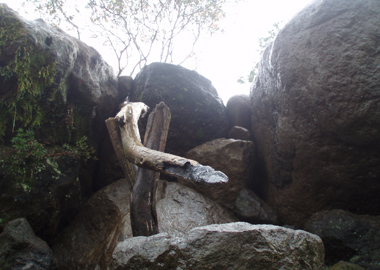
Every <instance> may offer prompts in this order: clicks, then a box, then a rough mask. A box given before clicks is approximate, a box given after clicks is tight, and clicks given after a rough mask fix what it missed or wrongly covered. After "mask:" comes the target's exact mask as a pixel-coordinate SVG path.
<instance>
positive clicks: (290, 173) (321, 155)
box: [251, 0, 380, 226]
mask: <svg viewBox="0 0 380 270" xmlns="http://www.w3.org/2000/svg"><path fill="white" fill-rule="evenodd" d="M379 13H380V1H376V0H362V1H356V0H316V1H314V2H313V3H312V4H311V5H309V6H307V7H306V8H305V9H304V10H303V11H301V12H300V13H299V14H298V15H296V16H295V17H294V18H293V19H292V20H291V21H290V22H289V23H288V24H287V25H286V26H285V27H284V28H283V29H282V30H281V31H280V33H279V34H278V36H277V37H276V39H275V40H274V42H273V43H272V44H271V45H270V46H269V47H268V48H267V49H266V50H265V52H264V55H263V59H262V62H261V64H260V68H259V71H258V75H257V77H256V79H255V81H254V83H253V85H252V87H251V105H252V111H253V120H252V133H253V136H254V138H255V142H256V145H257V148H258V151H257V152H258V162H257V164H260V166H258V169H260V168H262V172H261V173H260V175H261V176H262V179H261V181H263V183H262V185H261V187H262V190H261V192H262V194H261V195H262V196H264V197H265V199H266V201H267V202H268V203H269V205H271V206H272V207H273V208H275V210H276V211H277V212H278V213H279V215H280V218H281V219H282V221H283V222H285V223H287V224H295V225H298V226H302V224H303V223H304V222H305V221H306V220H307V219H308V218H309V217H310V216H311V215H312V214H313V213H315V212H318V211H321V210H323V209H332V208H341V209H346V210H350V211H352V212H355V213H363V214H364V213H365V214H380V197H379V192H380V166H379V164H380V155H379V152H380V110H379V107H380V76H379V75H378V74H379V63H380V54H379V53H378V51H379V39H378V35H379V28H378V26H379V25H380V16H379Z"/></svg>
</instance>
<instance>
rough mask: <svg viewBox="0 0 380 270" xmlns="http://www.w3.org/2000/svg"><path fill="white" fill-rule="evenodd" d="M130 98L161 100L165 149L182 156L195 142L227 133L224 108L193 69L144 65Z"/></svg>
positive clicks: (196, 143)
mask: <svg viewBox="0 0 380 270" xmlns="http://www.w3.org/2000/svg"><path fill="white" fill-rule="evenodd" d="M130 101H132V102H136V101H141V102H144V103H145V104H147V105H148V106H149V107H150V108H154V106H156V104H158V103H160V102H161V101H163V102H165V104H166V105H167V106H168V107H169V108H170V112H171V115H172V119H171V122H170V129H169V134H168V139H167V144H166V150H165V152H168V153H171V154H176V155H179V156H183V155H184V154H185V153H186V152H187V151H188V150H190V149H191V148H194V147H195V146H197V145H200V144H202V143H204V142H207V141H210V140H213V139H216V138H220V137H225V136H226V135H227V128H228V123H227V115H226V108H225V106H224V105H223V103H222V101H221V99H220V98H219V96H218V93H217V92H216V90H215V88H214V86H213V85H212V84H211V81H209V80H208V79H206V78H205V77H203V76H201V75H199V74H198V73H196V72H195V71H191V70H188V69H185V68H183V67H180V66H175V65H171V64H165V63H153V64H150V65H148V66H145V67H144V68H143V69H142V70H141V71H140V72H139V73H138V74H137V75H136V78H135V80H134V88H133V91H132V95H131V97H130ZM144 126H145V125H144Z"/></svg>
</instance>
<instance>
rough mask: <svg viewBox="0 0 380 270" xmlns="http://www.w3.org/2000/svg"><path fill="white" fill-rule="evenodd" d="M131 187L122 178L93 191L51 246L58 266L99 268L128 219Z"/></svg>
mask: <svg viewBox="0 0 380 270" xmlns="http://www.w3.org/2000/svg"><path fill="white" fill-rule="evenodd" d="M129 200H130V186H129V184H128V182H127V181H126V180H125V179H121V180H119V181H117V182H114V183H112V184H110V185H109V186H107V187H105V188H103V189H101V190H100V191H98V192H97V193H95V194H94V195H93V196H92V197H91V198H90V199H89V200H88V201H87V203H86V204H85V205H84V206H83V208H82V209H81V211H80V212H79V214H78V215H77V216H76V218H75V219H74V220H73V221H72V222H71V223H70V225H69V226H68V227H67V228H66V229H65V230H64V232H63V233H62V234H61V235H59V237H58V238H57V240H56V241H55V243H54V245H53V248H52V249H53V251H54V254H55V256H56V257H57V264H58V267H59V269H62V270H63V269H78V270H79V269H89V270H90V269H95V267H96V266H97V265H99V266H100V267H101V269H105V267H106V266H107V265H108V264H109V263H110V259H111V256H112V252H113V250H114V248H115V246H116V244H117V241H118V239H119V236H120V234H122V233H124V234H127V233H128V232H127V231H125V230H123V225H124V222H125V220H127V219H129V204H130V202H129Z"/></svg>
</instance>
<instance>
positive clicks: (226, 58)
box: [0, 0, 312, 103]
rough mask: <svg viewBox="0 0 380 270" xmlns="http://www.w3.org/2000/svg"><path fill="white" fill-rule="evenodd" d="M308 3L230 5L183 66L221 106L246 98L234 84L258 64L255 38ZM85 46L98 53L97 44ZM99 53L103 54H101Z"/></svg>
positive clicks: (16, 3) (13, 1) (16, 5)
mask: <svg viewBox="0 0 380 270" xmlns="http://www.w3.org/2000/svg"><path fill="white" fill-rule="evenodd" d="M311 1H312V0H287V1H284V0H243V1H240V2H239V3H238V4H234V5H230V6H229V7H228V8H227V17H226V19H225V21H224V22H223V24H222V27H223V29H224V33H220V34H217V35H215V36H213V37H211V38H210V37H208V38H204V39H203V40H200V42H199V43H198V45H197V47H196V50H195V53H196V54H195V55H196V57H194V58H193V59H192V60H190V61H189V62H187V63H185V64H184V66H185V67H187V68H189V69H195V70H196V71H197V72H198V73H200V74H201V75H203V76H205V77H206V78H208V79H209V80H211V81H212V83H213V85H214V86H215V88H216V90H217V91H218V93H219V95H220V97H221V98H222V99H223V101H224V103H226V102H227V100H228V98H230V97H231V96H233V95H236V94H249V88H250V84H248V83H247V84H239V83H237V80H238V79H239V77H241V76H247V75H248V74H249V72H250V71H251V69H252V67H253V66H254V64H255V63H256V62H257V61H259V59H260V58H259V54H258V49H259V48H258V38H259V37H265V36H266V35H267V32H268V30H269V29H270V28H271V27H272V25H273V24H274V23H276V22H280V21H284V22H287V21H288V20H289V19H291V17H293V16H294V15H295V14H296V13H297V12H299V11H300V10H301V9H302V8H304V7H305V6H306V5H307V4H309V3H310V2H311ZM0 2H2V3H7V4H8V5H9V6H10V7H11V8H13V9H15V10H19V11H20V13H21V15H22V16H26V15H25V14H23V13H24V12H23V11H22V10H20V6H21V3H22V0H0ZM33 16H34V17H33ZM36 16H37V15H32V14H29V15H28V16H27V18H28V19H35V18H36ZM88 45H90V46H93V47H95V48H96V49H98V48H97V47H96V45H97V44H88ZM99 51H100V53H102V54H104V50H101V49H99ZM105 58H107V57H105ZM110 64H112V63H110Z"/></svg>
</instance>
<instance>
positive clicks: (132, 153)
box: [107, 102, 228, 184]
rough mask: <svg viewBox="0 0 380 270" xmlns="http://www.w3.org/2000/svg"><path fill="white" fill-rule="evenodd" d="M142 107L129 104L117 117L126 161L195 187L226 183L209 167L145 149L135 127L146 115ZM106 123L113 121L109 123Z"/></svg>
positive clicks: (224, 178)
mask: <svg viewBox="0 0 380 270" xmlns="http://www.w3.org/2000/svg"><path fill="white" fill-rule="evenodd" d="M148 109H149V107H148V106H146V105H145V104H144V103H141V102H136V103H128V104H126V105H125V106H124V107H123V108H122V109H121V110H120V112H119V113H118V114H117V115H116V117H115V120H114V121H116V122H118V123H119V125H120V136H121V141H122V147H123V150H124V155H125V157H126V158H127V159H128V160H129V161H130V162H132V163H134V164H136V165H137V166H139V167H144V168H148V169H151V170H155V171H158V172H161V173H165V174H169V175H172V176H175V177H180V178H182V179H184V180H190V181H192V182H196V183H203V184H214V183H227V182H228V177H227V176H226V175H225V174H224V173H222V172H220V171H215V170H214V169H213V168H211V167H209V166H203V165H201V164H199V163H198V162H197V161H195V160H191V159H186V158H183V157H179V156H176V155H172V154H168V153H163V152H160V151H157V150H152V149H149V148H146V147H145V146H144V145H142V143H141V141H140V134H139V130H138V126H137V122H138V119H139V118H140V116H141V115H144V114H145V113H146V112H147V111H148ZM107 121H112V118H111V120H110V119H108V120H107Z"/></svg>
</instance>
